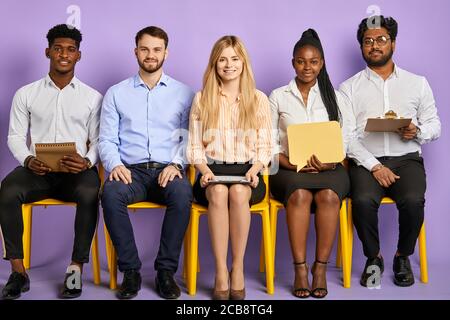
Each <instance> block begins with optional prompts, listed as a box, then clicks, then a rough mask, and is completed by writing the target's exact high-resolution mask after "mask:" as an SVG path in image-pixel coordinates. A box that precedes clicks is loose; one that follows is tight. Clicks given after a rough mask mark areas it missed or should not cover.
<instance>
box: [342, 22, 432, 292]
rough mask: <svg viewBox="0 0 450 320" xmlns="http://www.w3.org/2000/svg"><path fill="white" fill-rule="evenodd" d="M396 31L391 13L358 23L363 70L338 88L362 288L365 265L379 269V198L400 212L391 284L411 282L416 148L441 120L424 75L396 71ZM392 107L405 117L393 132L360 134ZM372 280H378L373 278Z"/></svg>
mask: <svg viewBox="0 0 450 320" xmlns="http://www.w3.org/2000/svg"><path fill="white" fill-rule="evenodd" d="M396 36H397V22H396V21H395V20H394V19H393V18H390V17H389V18H384V17H383V16H375V17H370V18H366V19H364V20H362V21H361V23H360V25H359V28H358V32H357V38H358V41H359V44H360V46H361V51H362V55H363V58H364V60H365V61H366V63H367V68H365V69H364V70H363V71H361V72H359V73H357V74H356V75H354V76H353V77H351V78H350V79H348V80H347V81H345V82H344V83H342V85H341V87H340V91H341V92H342V93H343V95H344V96H345V97H346V100H347V102H348V107H349V108H350V109H351V110H352V112H350V117H351V118H350V119H348V123H349V125H350V126H351V128H350V129H349V131H351V132H353V135H352V140H351V141H350V143H349V146H348V150H347V154H348V156H349V158H351V159H352V160H353V161H350V172H349V173H350V179H351V198H352V201H353V219H354V224H355V227H356V230H357V232H358V236H359V238H360V240H361V242H362V244H363V250H364V255H365V256H366V257H367V261H366V264H365V268H364V271H363V273H362V275H361V280H360V283H361V285H362V286H369V287H370V286H373V285H374V282H373V280H375V279H374V277H372V270H378V271H379V273H377V274H379V275H381V274H382V273H383V270H384V263H383V257H382V255H381V252H380V244H379V236H378V208H379V206H380V202H381V199H382V198H383V197H384V196H388V197H390V198H392V199H393V200H394V201H395V203H396V204H397V208H398V210H399V230H400V232H399V239H398V244H397V251H396V254H395V256H394V263H393V269H394V283H395V284H396V285H398V286H402V287H406V286H411V285H412V284H413V283H414V275H413V273H412V270H411V265H410V262H409V259H408V256H410V255H411V254H413V252H414V247H415V244H416V241H417V237H418V235H419V232H420V228H421V226H422V224H423V220H424V205H425V189H426V180H425V169H424V164H423V159H422V157H421V145H422V144H424V143H427V142H430V141H433V140H435V139H437V138H438V137H439V135H440V132H441V124H440V121H439V117H438V115H437V110H436V106H435V102H434V98H433V93H432V91H431V88H430V86H429V84H428V82H427V80H426V79H425V78H424V77H422V76H418V75H415V74H412V73H410V72H408V71H405V70H403V69H400V68H399V67H398V66H397V65H396V64H395V63H394V62H393V60H392V55H393V53H394V51H395V40H396ZM390 110H393V111H394V112H395V113H396V114H397V115H398V116H399V117H400V116H401V117H403V118H411V119H412V122H411V123H410V125H409V126H407V127H404V128H400V129H399V130H398V131H397V132H365V131H364V128H365V125H366V122H367V119H368V118H377V117H380V116H383V115H384V114H385V113H387V112H389V111H390ZM376 283H377V284H378V283H379V282H378V281H376Z"/></svg>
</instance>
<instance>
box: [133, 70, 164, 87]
mask: <svg viewBox="0 0 450 320" xmlns="http://www.w3.org/2000/svg"><path fill="white" fill-rule="evenodd" d="M169 81H170V77H169V76H168V75H166V74H165V73H164V72H163V73H162V74H161V78H159V81H158V82H157V83H156V86H155V87H158V86H160V85H163V86H165V87H167V86H168V84H169ZM139 86H144V87H147V85H146V84H145V82H144V80H142V78H141V76H140V75H139V73H138V74H136V75H135V76H134V87H139Z"/></svg>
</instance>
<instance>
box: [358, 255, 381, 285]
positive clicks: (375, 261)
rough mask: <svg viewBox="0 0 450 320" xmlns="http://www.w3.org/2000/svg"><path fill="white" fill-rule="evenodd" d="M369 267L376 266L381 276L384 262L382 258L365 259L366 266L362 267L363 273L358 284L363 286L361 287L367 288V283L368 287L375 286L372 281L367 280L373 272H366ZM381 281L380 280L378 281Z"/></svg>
mask: <svg viewBox="0 0 450 320" xmlns="http://www.w3.org/2000/svg"><path fill="white" fill-rule="evenodd" d="M370 266H378V268H380V276H381V275H382V274H383V272H384V261H383V257H375V258H372V259H367V261H366V265H365V266H364V271H363V273H362V274H361V279H360V280H359V283H360V284H361V285H362V286H363V287H367V286H368V282H371V283H369V286H370V285H372V286H373V285H375V283H374V282H373V280H372V279H369V278H370V277H371V276H372V275H373V274H374V272H368V270H367V269H368V268H369V267H370ZM380 280H381V279H380Z"/></svg>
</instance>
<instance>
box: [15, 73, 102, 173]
mask: <svg viewBox="0 0 450 320" xmlns="http://www.w3.org/2000/svg"><path fill="white" fill-rule="evenodd" d="M101 102H102V95H101V94H100V93H99V92H97V91H96V90H94V89H92V88H91V87H89V86H87V85H86V84H84V83H82V82H81V81H80V80H78V79H77V78H75V77H74V78H73V79H72V80H71V82H70V83H69V84H68V85H67V86H65V87H64V88H63V89H62V90H61V89H59V88H58V87H57V86H56V85H55V83H54V82H53V81H52V80H51V78H50V76H49V75H47V76H46V77H45V78H43V79H41V80H38V81H35V82H33V83H30V84H28V85H26V86H24V87H22V88H20V89H19V90H17V92H16V94H15V96H14V98H13V102H12V107H11V113H10V121H9V132H8V147H9V149H10V150H11V152H12V154H13V155H14V157H15V158H16V159H17V161H19V162H20V163H21V164H22V165H23V164H24V161H25V159H26V158H27V157H28V156H30V155H35V154H36V153H35V148H34V144H35V143H54V142H75V143H76V147H77V152H78V153H79V154H80V155H81V156H82V157H88V158H89V160H90V161H91V163H92V164H95V163H96V162H97V160H98V149H97V143H98V134H99V124H100V110H101ZM28 130H30V137H31V143H30V146H28V145H27V134H28Z"/></svg>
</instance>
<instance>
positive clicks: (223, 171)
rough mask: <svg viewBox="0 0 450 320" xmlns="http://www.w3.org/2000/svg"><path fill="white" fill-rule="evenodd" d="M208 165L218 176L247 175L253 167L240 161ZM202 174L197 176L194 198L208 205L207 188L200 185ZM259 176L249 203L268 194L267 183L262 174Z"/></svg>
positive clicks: (259, 200) (260, 199)
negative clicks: (237, 162)
mask: <svg viewBox="0 0 450 320" xmlns="http://www.w3.org/2000/svg"><path fill="white" fill-rule="evenodd" d="M208 167H209V168H210V169H211V171H212V172H213V173H214V175H216V176H245V174H246V173H247V171H248V170H250V168H251V167H252V164H250V163H248V162H247V163H239V164H217V163H213V164H210V165H208ZM201 177H202V175H201V174H199V175H198V177H197V180H196V181H195V183H194V187H193V188H194V198H195V201H197V202H198V203H199V204H201V205H204V206H208V199H207V198H206V188H207V187H206V188H202V187H201V186H200V179H201ZM258 177H259V183H258V185H257V186H256V188H252V187H250V188H251V189H252V196H251V197H250V201H249V204H250V205H252V204H255V203H258V202H261V201H262V200H263V199H264V196H265V195H266V185H265V183H264V181H263V179H262V177H261V175H258ZM225 185H226V186H228V188H229V187H230V186H231V185H232V184H225Z"/></svg>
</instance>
